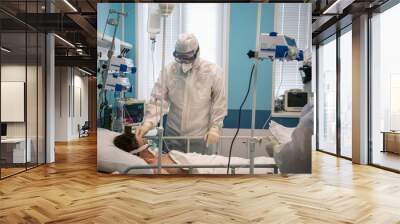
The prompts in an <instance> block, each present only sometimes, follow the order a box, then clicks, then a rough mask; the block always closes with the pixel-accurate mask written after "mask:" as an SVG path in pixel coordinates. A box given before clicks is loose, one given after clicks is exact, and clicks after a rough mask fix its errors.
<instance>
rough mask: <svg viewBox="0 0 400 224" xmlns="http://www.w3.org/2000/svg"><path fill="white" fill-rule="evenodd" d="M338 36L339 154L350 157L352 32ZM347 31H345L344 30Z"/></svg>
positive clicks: (344, 32)
mask: <svg viewBox="0 0 400 224" xmlns="http://www.w3.org/2000/svg"><path fill="white" fill-rule="evenodd" d="M348 29H350V30H348V31H347V30H344V31H343V33H342V34H341V36H340V136H341V137H340V145H341V147H340V154H341V155H342V156H345V157H348V158H351V157H352V147H351V146H352V96H353V94H352V83H353V82H352V78H353V76H352V74H353V71H352V32H351V26H349V27H348ZM346 31H347V32H346Z"/></svg>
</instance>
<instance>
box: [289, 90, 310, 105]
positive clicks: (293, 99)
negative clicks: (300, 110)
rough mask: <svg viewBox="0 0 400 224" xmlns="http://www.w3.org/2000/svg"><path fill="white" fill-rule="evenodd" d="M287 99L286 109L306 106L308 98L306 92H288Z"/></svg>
mask: <svg viewBox="0 0 400 224" xmlns="http://www.w3.org/2000/svg"><path fill="white" fill-rule="evenodd" d="M287 97H288V99H287V106H288V107H304V106H305V105H306V104H307V99H308V98H307V93H306V92H298V93H296V92H289V93H288V95H287Z"/></svg>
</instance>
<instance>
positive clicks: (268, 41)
mask: <svg viewBox="0 0 400 224" xmlns="http://www.w3.org/2000/svg"><path fill="white" fill-rule="evenodd" d="M259 38H260V50H259V51H253V50H250V51H249V52H248V53H247V55H248V56H249V57H250V58H254V57H255V58H257V59H261V60H262V59H270V60H271V61H274V60H286V61H294V60H296V61H302V60H303V59H304V53H303V51H302V50H299V49H298V48H297V45H296V40H295V39H293V38H291V37H288V36H286V35H283V34H278V33H276V32H271V33H262V34H261V35H260V37H259Z"/></svg>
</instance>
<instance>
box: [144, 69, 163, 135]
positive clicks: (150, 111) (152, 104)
mask: <svg viewBox="0 0 400 224" xmlns="http://www.w3.org/2000/svg"><path fill="white" fill-rule="evenodd" d="M167 70H168V69H165V70H164V71H165V72H163V71H162V72H161V74H160V76H159V77H158V80H157V82H156V83H155V84H154V87H153V90H152V92H151V96H150V101H149V102H148V103H147V104H146V111H145V116H144V123H143V125H142V127H141V128H139V129H138V130H137V134H138V136H141V137H143V136H144V135H146V133H147V132H148V131H149V130H150V129H152V128H154V127H155V126H156V125H157V124H158V122H159V121H160V117H161V116H160V112H161V110H160V108H161V99H163V105H162V107H163V110H162V112H163V115H164V114H166V113H168V109H169V102H168V89H167V87H166V86H167ZM162 77H164V78H163V82H164V88H162V85H161V78H162Z"/></svg>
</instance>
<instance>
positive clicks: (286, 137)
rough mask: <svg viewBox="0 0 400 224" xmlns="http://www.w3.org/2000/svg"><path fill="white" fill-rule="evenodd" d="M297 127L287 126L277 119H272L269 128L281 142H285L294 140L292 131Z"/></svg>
mask: <svg viewBox="0 0 400 224" xmlns="http://www.w3.org/2000/svg"><path fill="white" fill-rule="evenodd" d="M294 129H295V128H288V127H285V126H283V125H281V124H279V123H277V122H275V121H271V123H270V125H269V130H270V131H271V133H272V135H273V136H274V137H275V138H276V139H277V140H278V142H279V143H280V144H285V143H287V142H290V141H291V140H292V132H293V131H294Z"/></svg>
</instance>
